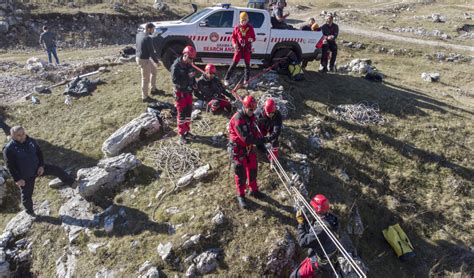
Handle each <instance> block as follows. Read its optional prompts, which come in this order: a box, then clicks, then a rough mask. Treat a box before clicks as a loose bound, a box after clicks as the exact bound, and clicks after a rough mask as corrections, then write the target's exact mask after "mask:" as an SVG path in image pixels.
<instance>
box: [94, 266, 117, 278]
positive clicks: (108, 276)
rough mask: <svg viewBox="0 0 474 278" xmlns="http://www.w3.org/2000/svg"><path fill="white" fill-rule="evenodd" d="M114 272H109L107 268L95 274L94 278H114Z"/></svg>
mask: <svg viewBox="0 0 474 278" xmlns="http://www.w3.org/2000/svg"><path fill="white" fill-rule="evenodd" d="M114 277H115V270H110V269H107V268H105V267H104V268H102V269H101V270H99V271H98V272H97V273H96V274H95V278H114Z"/></svg>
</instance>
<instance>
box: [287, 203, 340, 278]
mask: <svg viewBox="0 0 474 278" xmlns="http://www.w3.org/2000/svg"><path fill="white" fill-rule="evenodd" d="M310 204H311V206H312V207H313V209H314V211H315V212H316V213H317V215H318V216H319V217H320V219H321V220H322V221H323V222H324V224H326V227H328V228H329V229H330V230H331V232H333V233H334V232H336V231H337V229H338V226H339V223H338V219H337V217H336V216H335V215H333V214H331V213H329V206H330V205H329V200H328V199H327V198H326V197H325V196H324V195H322V194H317V195H316V196H314V197H313V199H311V202H310ZM296 220H297V221H298V234H297V239H298V245H299V246H300V247H302V248H308V257H307V258H306V259H304V260H303V262H301V263H300V265H299V266H298V267H297V268H296V269H295V270H294V271H293V272H292V274H291V276H290V277H292V278H310V277H313V275H314V274H315V273H317V272H328V271H331V266H330V265H329V262H328V258H327V257H326V255H325V254H324V251H325V252H326V254H327V255H328V257H329V259H330V260H331V262H333V261H335V258H336V254H337V247H336V245H335V244H334V242H332V240H331V239H330V237H329V236H328V234H327V233H326V232H325V231H324V230H323V228H322V227H321V225H320V224H319V223H318V222H317V221H316V220H314V221H313V222H312V223H307V221H306V219H305V218H304V216H303V213H302V211H301V210H298V212H297V213H296ZM311 226H312V227H313V229H311ZM315 233H316V235H317V236H318V238H316V236H315ZM318 239H319V242H321V245H322V246H323V248H324V251H323V249H322V248H321V245H320V244H319V242H318ZM333 264H334V263H333Z"/></svg>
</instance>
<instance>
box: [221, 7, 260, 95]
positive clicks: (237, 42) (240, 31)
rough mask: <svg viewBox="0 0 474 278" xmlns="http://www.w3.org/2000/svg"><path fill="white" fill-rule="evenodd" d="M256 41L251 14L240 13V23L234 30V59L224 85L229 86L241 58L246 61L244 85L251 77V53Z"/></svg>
mask: <svg viewBox="0 0 474 278" xmlns="http://www.w3.org/2000/svg"><path fill="white" fill-rule="evenodd" d="M254 41H255V31H254V29H253V27H252V25H250V24H249V16H248V14H247V13H246V12H241V13H240V24H239V25H237V26H235V27H234V31H233V32H232V46H233V47H234V59H233V62H232V65H230V67H229V70H227V73H226V75H225V78H224V85H225V86H229V79H230V77H231V76H232V73H233V72H234V69H235V67H236V66H237V64H238V63H239V61H240V59H241V58H244V61H245V71H244V76H245V77H244V85H247V83H248V80H249V78H250V55H251V54H252V42H254Z"/></svg>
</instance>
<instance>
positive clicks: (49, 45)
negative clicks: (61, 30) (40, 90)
mask: <svg viewBox="0 0 474 278" xmlns="http://www.w3.org/2000/svg"><path fill="white" fill-rule="evenodd" d="M39 44H40V45H41V47H42V48H43V49H44V50H46V53H47V54H48V61H49V63H50V64H52V63H53V61H52V57H51V55H52V56H54V59H55V60H56V65H59V59H58V54H57V52H56V34H54V33H53V32H51V31H49V28H48V26H46V25H45V26H43V33H41V35H40V39H39Z"/></svg>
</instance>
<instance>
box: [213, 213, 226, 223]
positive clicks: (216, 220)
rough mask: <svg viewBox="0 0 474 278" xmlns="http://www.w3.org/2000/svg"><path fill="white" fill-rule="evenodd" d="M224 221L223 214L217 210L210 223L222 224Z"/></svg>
mask: <svg viewBox="0 0 474 278" xmlns="http://www.w3.org/2000/svg"><path fill="white" fill-rule="evenodd" d="M224 221H225V216H224V213H223V212H222V211H218V212H217V214H216V215H215V216H214V217H213V218H212V223H214V224H216V225H222V224H224Z"/></svg>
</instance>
